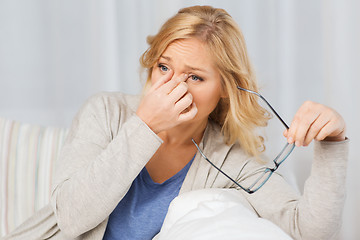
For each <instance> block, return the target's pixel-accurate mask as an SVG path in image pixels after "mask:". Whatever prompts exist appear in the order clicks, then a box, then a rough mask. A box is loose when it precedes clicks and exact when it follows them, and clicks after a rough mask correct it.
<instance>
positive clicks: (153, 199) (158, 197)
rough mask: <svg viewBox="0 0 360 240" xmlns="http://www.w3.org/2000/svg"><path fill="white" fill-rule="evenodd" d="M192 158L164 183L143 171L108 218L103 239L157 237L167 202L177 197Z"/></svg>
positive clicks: (132, 239) (144, 239)
mask: <svg viewBox="0 0 360 240" xmlns="http://www.w3.org/2000/svg"><path fill="white" fill-rule="evenodd" d="M194 157H195V156H194ZM194 157H193V159H191V161H190V162H189V163H188V164H186V166H185V167H184V168H183V169H182V170H180V171H179V172H178V173H176V174H175V175H174V176H172V177H171V178H169V179H168V180H166V181H165V182H163V183H155V182H154V181H153V180H152V179H151V177H150V175H149V173H148V171H147V170H146V168H145V167H144V168H143V169H142V171H141V172H140V174H139V175H138V176H137V177H136V178H135V180H134V182H133V183H132V185H131V187H130V189H129V191H128V192H127V194H126V195H125V197H124V198H123V199H122V200H121V201H120V202H119V204H118V205H117V207H116V208H115V209H114V211H113V212H112V213H111V214H110V217H109V222H108V224H107V227H106V231H105V235H104V238H103V239H105V240H114V239H121V240H123V239H131V240H136V239H141V240H146V239H152V238H153V237H154V236H155V235H156V234H157V233H159V232H160V229H161V226H162V224H163V222H164V219H165V216H166V213H167V211H168V208H169V205H170V202H171V201H172V200H173V199H174V198H175V197H176V196H177V195H178V194H179V191H180V188H181V185H182V183H183V181H184V179H185V176H186V174H187V172H188V170H189V168H190V166H191V163H192V161H193V160H194Z"/></svg>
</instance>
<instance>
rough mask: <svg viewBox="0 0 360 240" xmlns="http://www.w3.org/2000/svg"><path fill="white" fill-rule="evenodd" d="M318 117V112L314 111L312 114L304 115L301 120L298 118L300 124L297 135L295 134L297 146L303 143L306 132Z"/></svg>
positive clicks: (297, 127)
mask: <svg viewBox="0 0 360 240" xmlns="http://www.w3.org/2000/svg"><path fill="white" fill-rule="evenodd" d="M318 117H319V114H318V113H312V114H311V115H307V116H303V117H302V118H301V120H298V124H297V126H296V129H295V135H293V139H294V141H295V145H296V146H297V147H300V146H302V145H303V143H304V141H305V137H306V134H307V133H308V131H309V129H310V127H311V125H312V124H313V123H314V122H315V121H316V120H317V119H318Z"/></svg>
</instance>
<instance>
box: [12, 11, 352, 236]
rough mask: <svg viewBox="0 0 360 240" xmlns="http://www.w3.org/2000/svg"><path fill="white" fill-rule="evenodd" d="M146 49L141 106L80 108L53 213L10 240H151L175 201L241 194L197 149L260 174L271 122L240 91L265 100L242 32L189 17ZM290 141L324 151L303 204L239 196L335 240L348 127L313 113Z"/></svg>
mask: <svg viewBox="0 0 360 240" xmlns="http://www.w3.org/2000/svg"><path fill="white" fill-rule="evenodd" d="M148 43H149V45H150V47H149V49H148V50H147V51H146V52H145V53H144V54H143V56H142V57H141V64H142V66H143V67H144V68H146V69H147V71H148V80H147V86H146V91H145V94H144V96H143V97H142V98H139V97H137V96H128V95H123V94H120V93H101V94H98V95H96V96H94V97H92V98H91V99H90V100H89V101H88V102H87V103H86V104H85V105H84V106H83V108H82V109H81V110H80V111H79V113H78V115H77V116H76V118H75V120H74V122H73V125H72V127H71V130H70V133H69V136H68V139H67V141H66V143H65V146H64V148H63V150H62V154H61V158H60V160H59V161H58V162H59V165H58V166H57V175H56V180H55V182H54V187H53V192H52V198H51V206H50V205H49V206H47V207H45V208H44V209H42V210H41V211H40V212H39V213H38V214H37V215H36V216H34V217H33V218H32V219H30V220H29V221H28V222H26V223H25V224H24V225H23V226H21V227H20V228H19V229H18V230H17V231H15V232H14V233H13V234H12V235H10V236H8V237H7V238H5V239H47V238H52V239H151V238H152V237H154V236H155V235H156V234H157V233H158V232H159V231H160V228H161V225H162V222H163V220H164V217H165V215H166V212H167V208H168V206H169V203H170V202H171V200H172V199H173V198H174V197H176V196H177V195H178V194H181V193H184V192H188V191H191V190H196V189H201V188H237V186H236V185H235V184H234V183H233V182H231V181H230V180H228V179H227V178H225V177H224V176H223V175H221V174H218V172H217V170H216V169H214V168H212V167H211V166H210V165H209V164H208V163H207V162H205V161H204V160H203V159H202V157H201V155H200V154H197V148H196V146H195V145H194V144H193V142H192V139H194V141H195V142H197V143H199V146H200V148H202V149H203V152H204V153H205V154H206V155H207V157H208V158H209V159H212V160H214V161H215V162H216V165H218V166H221V168H222V169H223V170H224V171H225V172H227V173H228V174H229V175H230V176H231V177H233V178H236V179H239V181H240V183H242V182H244V183H245V182H246V181H247V177H246V176H247V174H248V175H249V174H250V175H251V172H253V171H256V170H257V169H260V168H261V167H262V166H261V164H260V162H259V161H258V158H259V156H260V153H261V151H262V149H263V138H262V137H261V136H258V135H256V133H255V130H256V128H257V127H259V126H266V123H267V120H268V116H267V113H266V110H264V109H263V108H261V107H260V105H258V103H257V98H256V96H254V95H251V94H248V93H245V92H240V91H239V90H238V89H237V86H239V87H242V88H246V89H251V90H253V91H257V84H256V80H255V77H254V73H253V71H252V69H251V65H250V63H249V59H248V57H247V52H246V46H245V42H244V39H243V37H242V34H241V32H240V30H239V28H238V27H237V25H236V23H235V22H234V20H233V19H232V18H231V17H230V16H229V15H228V14H227V13H226V12H225V11H224V10H222V9H215V8H212V7H206V6H203V7H201V6H195V7H189V8H185V9H182V10H180V11H179V12H178V13H177V14H176V15H175V16H174V17H172V18H170V19H169V20H168V21H167V22H166V23H165V24H164V25H163V26H162V28H161V29H160V31H159V33H158V34H157V35H155V36H154V37H149V38H148ZM284 136H285V137H286V138H287V141H288V142H289V143H295V144H296V145H297V146H302V145H304V146H306V145H308V144H309V143H310V142H311V141H312V140H317V141H316V143H315V157H314V163H313V168H312V174H311V176H310V177H309V179H308V181H307V184H306V186H305V189H304V194H303V195H302V196H299V195H298V194H296V193H295V192H294V191H292V190H291V188H290V187H289V186H288V185H287V184H286V183H285V182H284V180H283V179H282V178H281V176H279V175H277V174H273V176H272V177H271V178H270V180H269V181H268V182H266V184H265V185H264V186H263V187H262V188H261V189H259V190H258V191H257V192H255V193H253V194H248V193H246V192H244V191H242V190H241V189H239V194H241V195H242V196H243V199H244V201H243V202H244V205H246V206H247V207H248V208H250V209H252V211H254V212H256V213H257V214H258V215H259V216H260V217H263V218H267V219H269V220H271V221H273V222H274V223H275V224H277V225H278V226H279V227H281V228H282V229H283V230H284V231H285V232H287V233H288V234H289V235H291V236H292V237H293V238H296V239H300V238H303V239H330V238H331V237H334V236H336V234H337V232H338V230H339V228H340V224H339V223H340V222H341V213H342V208H343V203H344V189H343V185H344V181H345V172H346V160H347V147H348V141H347V140H346V138H345V123H344V120H343V119H342V117H341V116H340V115H339V114H338V113H337V112H336V111H334V110H333V109H331V108H328V107H326V106H323V105H321V104H317V103H313V102H306V103H304V104H303V105H302V106H301V107H300V109H299V110H298V112H297V113H296V115H295V117H294V120H293V121H292V123H291V126H290V129H289V130H286V131H285V132H284ZM245 165H246V166H247V168H245V170H246V171H247V172H245V173H244V172H241V166H245ZM265 199H266V201H265ZM324 201H325V202H324Z"/></svg>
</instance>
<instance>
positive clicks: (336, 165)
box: [245, 140, 349, 239]
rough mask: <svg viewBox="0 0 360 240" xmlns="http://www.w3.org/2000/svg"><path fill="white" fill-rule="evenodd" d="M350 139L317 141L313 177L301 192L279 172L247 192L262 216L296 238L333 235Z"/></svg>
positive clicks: (338, 217) (341, 201) (337, 224)
mask: <svg viewBox="0 0 360 240" xmlns="http://www.w3.org/2000/svg"><path fill="white" fill-rule="evenodd" d="M348 142H349V140H345V141H342V142H324V141H323V142H315V146H314V160H313V164H312V169H311V174H310V177H309V178H308V179H307V181H306V183H305V186H304V193H303V195H302V196H299V195H298V194H297V193H296V192H295V191H294V190H292V189H291V187H290V186H289V185H288V184H287V183H286V182H285V181H284V179H283V178H282V177H281V176H280V175H278V174H273V176H272V177H271V178H270V179H269V181H268V182H267V183H266V184H265V185H264V186H263V187H262V188H261V189H260V190H258V191H257V192H255V193H254V194H245V196H246V198H247V199H248V201H249V202H250V204H251V205H252V206H253V208H254V209H255V211H256V212H257V213H258V214H259V216H261V217H263V218H267V219H269V220H271V221H273V222H274V223H276V224H277V225H278V226H280V227H281V228H282V229H283V230H284V231H285V232H287V233H288V234H290V235H291V236H292V237H293V238H295V239H333V238H334V237H336V235H337V234H338V232H339V230H340V228H341V221H342V211H343V206H344V202H345V180H346V171H347V158H348V145H349V144H348Z"/></svg>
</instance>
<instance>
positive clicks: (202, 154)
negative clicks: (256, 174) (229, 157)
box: [191, 138, 254, 194]
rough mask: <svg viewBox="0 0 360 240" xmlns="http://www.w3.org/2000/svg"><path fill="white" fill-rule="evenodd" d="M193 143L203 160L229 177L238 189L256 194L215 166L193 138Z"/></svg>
mask: <svg viewBox="0 0 360 240" xmlns="http://www.w3.org/2000/svg"><path fill="white" fill-rule="evenodd" d="M191 141H192V142H193V143H194V144H195V146H196V148H197V149H198V151H199V153H200V154H201V156H203V158H204V159H205V160H206V161H208V163H210V164H211V166H213V167H214V168H216V170H218V171H219V172H221V173H222V174H224V175H225V177H227V178H228V179H230V180H231V181H232V182H233V183H235V184H236V185H237V186H238V187H240V188H241V189H242V190H244V191H245V192H247V193H249V194H252V193H254V191H252V190H250V189H247V188H244V187H243V186H241V185H240V184H239V183H237V182H236V181H235V180H234V179H232V178H231V177H230V176H229V175H227V174H226V173H225V172H223V171H222V170H221V169H220V168H218V167H217V166H215V164H213V163H212V162H211V161H210V160H209V159H208V158H207V157H206V156H205V154H204V153H203V152H202V151H201V149H200V147H199V146H198V145H197V143H196V142H195V140H194V139H193V138H192V139H191Z"/></svg>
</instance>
